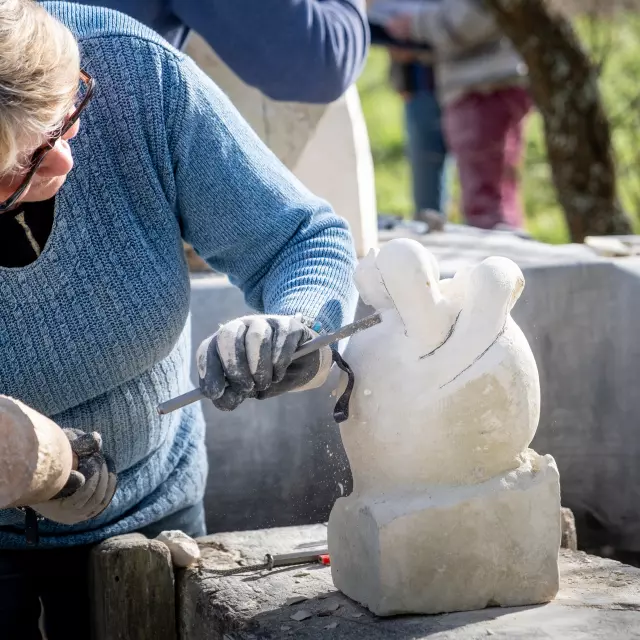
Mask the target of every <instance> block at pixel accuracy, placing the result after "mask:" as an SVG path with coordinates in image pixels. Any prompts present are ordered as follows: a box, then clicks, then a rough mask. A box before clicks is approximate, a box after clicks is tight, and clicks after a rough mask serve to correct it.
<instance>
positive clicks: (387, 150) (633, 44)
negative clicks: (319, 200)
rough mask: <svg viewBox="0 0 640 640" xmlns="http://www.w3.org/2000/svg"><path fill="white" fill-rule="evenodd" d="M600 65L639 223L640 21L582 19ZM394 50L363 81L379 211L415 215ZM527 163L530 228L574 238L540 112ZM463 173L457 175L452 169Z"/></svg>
mask: <svg viewBox="0 0 640 640" xmlns="http://www.w3.org/2000/svg"><path fill="white" fill-rule="evenodd" d="M578 29H579V33H580V34H581V36H582V37H583V42H584V43H585V46H586V47H587V48H588V49H589V50H590V51H591V52H592V56H593V58H594V60H597V61H599V62H600V61H604V64H603V72H602V76H601V89H602V93H603V96H604V100H605V104H606V106H607V111H608V113H609V115H610V117H611V119H612V123H613V139H614V146H615V149H616V156H617V162H618V190H619V193H620V197H621V199H622V202H623V205H624V206H625V208H626V210H627V211H628V212H629V213H630V214H631V215H632V216H633V218H634V222H635V223H637V220H638V216H637V214H638V212H639V211H640V82H638V78H640V16H637V15H632V14H624V15H618V16H616V17H615V18H614V19H613V20H600V21H598V22H597V23H595V22H594V21H592V20H588V19H586V18H585V19H582V20H581V21H580V22H579V24H578ZM387 70H388V58H387V55H386V52H385V51H384V50H382V49H378V48H375V49H373V50H372V52H371V55H370V57H369V61H368V64H367V67H366V69H365V71H364V73H363V74H362V77H361V78H360V81H359V82H358V88H359V90H360V98H361V101H362V108H363V111H364V115H365V119H366V121H367V126H368V129H369V137H370V140H371V151H372V154H373V160H374V164H375V173H376V193H377V198H378V210H379V211H380V212H382V213H391V214H397V215H403V216H407V217H410V216H411V215H412V212H413V203H412V200H411V186H410V177H409V167H408V163H407V161H406V159H405V154H404V127H403V106H402V101H401V99H400V97H399V96H398V95H397V94H396V93H395V92H394V91H393V90H392V89H391V88H390V86H389V83H388V80H387ZM526 140H527V145H526V155H525V161H524V166H523V186H522V190H523V198H524V203H525V209H526V214H527V228H528V229H529V231H530V232H531V233H532V234H533V235H534V236H535V237H536V238H537V239H539V240H542V241H544V242H550V243H562V242H567V241H568V238H569V236H568V232H567V227H566V224H565V221H564V217H563V215H562V211H561V209H560V207H559V206H558V203H557V200H556V196H555V192H554V189H553V185H552V184H551V178H550V171H549V165H548V163H547V161H546V152H545V145H544V138H543V133H542V123H541V119H540V117H539V115H538V114H537V113H536V114H533V115H532V116H531V117H530V118H529V121H528V124H527V137H526ZM452 174H455V172H452ZM451 193H452V197H451V206H450V211H449V212H448V213H449V216H450V218H451V219H453V220H456V221H458V220H459V219H460V216H459V189H458V185H457V180H456V178H455V175H453V176H452V190H451Z"/></svg>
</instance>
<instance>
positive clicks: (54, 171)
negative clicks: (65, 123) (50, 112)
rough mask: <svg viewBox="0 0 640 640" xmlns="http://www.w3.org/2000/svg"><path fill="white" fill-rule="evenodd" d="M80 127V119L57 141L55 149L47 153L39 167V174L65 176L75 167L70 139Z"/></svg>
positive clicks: (49, 176)
mask: <svg viewBox="0 0 640 640" xmlns="http://www.w3.org/2000/svg"><path fill="white" fill-rule="evenodd" d="M79 127H80V121H79V120H78V121H77V122H75V123H74V125H73V126H72V127H71V129H69V131H67V132H66V133H65V134H64V136H63V137H62V138H61V139H60V140H58V141H57V142H56V143H55V145H54V147H53V149H51V150H50V151H49V152H48V153H47V155H46V156H45V157H44V160H43V161H42V164H41V165H40V168H39V169H38V175H39V176H41V177H42V178H55V177H58V176H64V175H66V174H67V173H69V171H71V169H73V156H72V155H71V148H70V146H69V143H68V140H71V139H72V138H73V137H75V135H76V134H77V133H78V129H79Z"/></svg>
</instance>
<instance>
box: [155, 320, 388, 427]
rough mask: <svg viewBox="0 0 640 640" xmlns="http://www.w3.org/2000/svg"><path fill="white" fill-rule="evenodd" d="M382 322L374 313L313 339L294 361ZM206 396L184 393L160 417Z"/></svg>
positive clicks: (163, 406) (195, 391) (197, 392)
mask: <svg viewBox="0 0 640 640" xmlns="http://www.w3.org/2000/svg"><path fill="white" fill-rule="evenodd" d="M381 322H382V317H381V315H380V313H378V312H376V313H372V314H371V315H370V316H367V317H366V318H362V319H361V320H356V321H355V322H352V323H351V324H346V325H345V326H344V327H342V328H341V329H338V330H337V331H336V332H334V333H329V334H327V335H323V336H318V337H317V338H313V340H309V342H305V343H304V344H303V345H302V346H301V347H300V348H299V349H298V350H297V351H296V352H295V353H294V354H293V360H297V359H298V358H302V356H306V355H308V354H309V353H313V352H314V351H317V350H318V349H322V347H328V346H329V345H330V344H333V343H334V342H338V341H339V340H343V339H344V338H349V337H350V336H352V335H354V334H356V333H359V332H360V331H364V330H365V329H369V328H370V327H374V326H375V325H377V324H380V323H381ZM204 397H205V396H204V395H203V394H202V392H201V391H200V389H193V390H192V391H187V393H183V394H182V395H181V396H178V397H177V398H172V399H171V400H167V401H166V402H163V403H161V404H159V405H158V413H159V414H160V415H165V414H167V413H171V412H172V411H175V410H176V409H180V408H182V407H186V406H187V405H188V404H191V403H192V402H198V400H203V399H204Z"/></svg>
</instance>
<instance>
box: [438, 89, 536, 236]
mask: <svg viewBox="0 0 640 640" xmlns="http://www.w3.org/2000/svg"><path fill="white" fill-rule="evenodd" d="M522 91H523V90H522V89H520V88H515V87H514V88H509V89H504V90H500V91H495V92H493V93H487V94H483V93H473V94H468V95H466V96H464V97H463V98H461V99H460V100H458V101H456V102H454V103H452V104H450V105H447V108H446V110H445V117H444V122H445V132H446V136H447V142H448V145H449V148H450V149H451V151H452V153H453V155H454V156H455V158H456V161H457V164H458V173H459V176H460V186H461V192H462V208H463V213H464V217H465V220H466V222H467V224H470V225H472V226H476V227H480V228H483V229H492V228H494V227H495V226H496V225H500V224H507V225H510V226H513V227H520V226H522V223H523V215H522V210H521V208H519V207H518V206H514V202H516V203H517V202H518V195H517V163H518V162H519V158H520V155H521V153H522V126H523V120H524V117H525V115H526V113H527V112H528V110H529V108H530V103H529V102H528V101H527V100H528V98H527V99H526V100H523V99H522ZM524 96H525V97H526V93H525V94H524ZM518 131H519V132H518ZM508 141H509V142H508ZM515 160H517V162H516V163H515V164H514V161H515ZM505 196H506V197H507V200H506V201H505Z"/></svg>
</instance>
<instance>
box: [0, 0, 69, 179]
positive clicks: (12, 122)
mask: <svg viewBox="0 0 640 640" xmlns="http://www.w3.org/2000/svg"><path fill="white" fill-rule="evenodd" d="M0 51H1V52H2V55H0V175H2V174H5V173H7V172H9V171H11V170H15V169H17V168H18V169H19V168H21V167H23V166H24V165H25V163H27V162H28V160H29V157H28V155H27V154H28V152H29V151H33V150H34V149H35V148H36V147H37V146H38V145H40V144H43V143H44V142H45V141H46V138H47V136H49V135H50V134H51V133H53V132H54V131H55V129H56V128H57V127H59V126H60V124H61V123H62V122H63V120H64V118H65V116H66V115H67V113H68V112H69V111H70V110H71V109H72V108H73V104H74V100H75V98H76V95H77V91H78V81H79V73H80V54H79V52H78V44H77V42H76V40H75V38H74V37H73V35H72V34H71V32H70V31H69V30H68V29H67V28H66V27H65V26H64V25H63V24H62V23H60V22H59V21H58V20H56V19H55V18H54V17H53V16H51V15H49V14H48V13H47V12H46V10H45V9H44V8H43V7H41V6H40V5H39V4H37V3H36V2H35V1H34V0H0Z"/></svg>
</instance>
